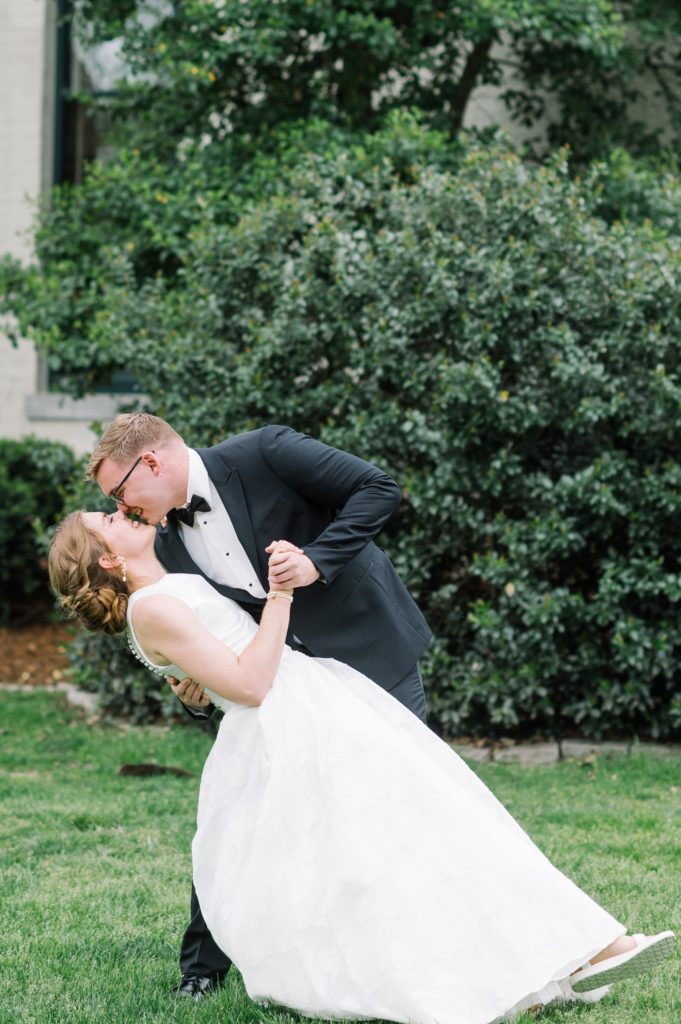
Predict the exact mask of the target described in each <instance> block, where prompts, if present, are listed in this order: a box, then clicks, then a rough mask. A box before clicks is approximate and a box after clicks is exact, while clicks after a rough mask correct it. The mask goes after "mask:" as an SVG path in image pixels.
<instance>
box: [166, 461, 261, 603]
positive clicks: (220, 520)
mask: <svg viewBox="0 0 681 1024" xmlns="http://www.w3.org/2000/svg"><path fill="white" fill-rule="evenodd" d="M187 451H188V455H189V475H188V479H187V502H190V501H191V499H192V495H194V494H200V495H201V497H202V498H205V499H206V501H207V502H208V504H209V505H210V512H196V513H195V519H194V525H193V526H186V525H185V524H184V523H179V524H178V525H179V528H180V536H181V538H182V542H183V544H184V546H185V547H186V549H187V551H188V552H189V554H190V556H191V558H192V559H193V560H194V562H196V564H197V565H198V567H199V569H201V570H202V571H203V572H205V574H206V575H207V576H208V577H210V579H212V580H215V582H216V583H222V584H224V585H226V586H228V587H237V588H238V589H239V590H245V591H246V592H247V593H248V594H253V596H254V597H266V593H265V591H264V590H263V588H262V584H261V583H260V580H259V579H258V576H257V573H256V572H255V570H254V568H253V566H252V565H251V562H250V559H249V557H248V555H247V554H246V552H245V550H244V547H243V544H242V543H241V541H240V540H239V538H238V537H237V534H236V530H235V529H234V524H233V523H232V520H231V519H230V517H229V515H228V513H227V509H226V508H225V506H224V505H223V504H222V501H221V499H220V495H219V494H218V492H217V490H216V488H215V487H214V485H213V481H212V480H211V479H210V477H209V476H208V470H207V469H206V467H205V466H204V464H203V462H202V460H201V456H200V455H199V454H198V452H195V451H194V449H193V448H189V449H187Z"/></svg>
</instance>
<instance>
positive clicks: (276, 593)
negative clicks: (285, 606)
mask: <svg viewBox="0 0 681 1024" xmlns="http://www.w3.org/2000/svg"><path fill="white" fill-rule="evenodd" d="M272 597H283V599H284V600H285V601H288V603H289V604H293V591H292V590H270V592H269V594H268V595H267V600H268V601H269V600H270V598H272Z"/></svg>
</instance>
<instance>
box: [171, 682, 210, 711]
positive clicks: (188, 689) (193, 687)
mask: <svg viewBox="0 0 681 1024" xmlns="http://www.w3.org/2000/svg"><path fill="white" fill-rule="evenodd" d="M166 681H167V683H168V686H169V687H170V689H171V690H172V691H173V693H174V694H175V696H176V697H179V699H180V700H181V701H182V703H183V704H186V705H187V707H188V708H205V707H207V706H208V705H209V704H210V697H209V696H208V695H207V694H206V693H204V690H203V687H202V686H199V684H198V683H195V682H194V680H193V679H189V678H186V679H175V677H174V676H166Z"/></svg>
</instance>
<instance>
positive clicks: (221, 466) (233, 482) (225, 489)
mask: <svg viewBox="0 0 681 1024" xmlns="http://www.w3.org/2000/svg"><path fill="white" fill-rule="evenodd" d="M197 451H198V453H199V455H200V456H201V458H202V459H203V462H204V464H205V467H206V469H207V470H208V476H209V477H210V478H211V480H212V481H213V484H214V485H215V488H216V490H217V492H218V494H219V495H220V498H221V500H222V504H223V505H224V506H225V509H226V510H227V514H228V516H229V518H230V519H231V520H232V523H233V525H234V529H235V530H236V534H237V537H238V538H239V540H240V541H241V543H242V545H243V548H244V551H245V552H246V554H247V555H248V558H249V561H250V563H251V565H252V566H253V568H254V569H255V571H256V573H257V574H258V578H259V579H260V582H261V584H262V585H263V586H264V587H265V589H266V590H267V585H268V584H267V563H266V560H265V552H264V551H263V552H261V551H260V550H259V548H258V545H257V543H256V540H255V533H254V531H253V523H252V522H251V514H250V511H249V508H248V505H247V504H246V498H245V496H244V489H243V487H242V485H241V479H240V477H239V474H238V472H237V470H236V469H234V468H233V467H232V466H227V465H226V464H225V463H224V462H223V461H222V459H221V458H220V456H219V455H218V453H217V452H216V451H215V449H213V448H198V449H197Z"/></svg>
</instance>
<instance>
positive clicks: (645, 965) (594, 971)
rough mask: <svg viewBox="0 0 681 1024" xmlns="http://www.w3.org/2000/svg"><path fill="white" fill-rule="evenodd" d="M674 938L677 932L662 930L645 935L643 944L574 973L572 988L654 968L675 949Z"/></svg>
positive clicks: (586, 987)
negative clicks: (649, 935)
mask: <svg viewBox="0 0 681 1024" xmlns="http://www.w3.org/2000/svg"><path fill="white" fill-rule="evenodd" d="M637 938H638V937H637ZM675 941H676V940H675V938H674V932H660V934H659V935H652V936H651V937H650V938H648V939H645V938H644V939H642V943H641V944H640V945H638V946H637V947H636V948H635V949H630V950H629V951H628V952H627V953H620V955H619V956H613V957H609V959H607V960H601V962H600V963H597V964H592V965H591V966H589V967H583V968H582V969H581V971H578V972H577V973H576V974H573V976H572V979H571V985H572V990H573V992H590V991H591V990H592V989H595V988H600V987H601V986H602V985H612V984H613V983H614V982H616V981H625V980H626V979H627V978H635V977H636V975H638V974H643V973H645V971H651V970H652V969H653V967H657V965H658V964H659V963H661V962H662V961H663V960H665V959H666V958H667V957H668V956H669V954H670V953H671V952H672V950H673V949H674V943H675Z"/></svg>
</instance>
